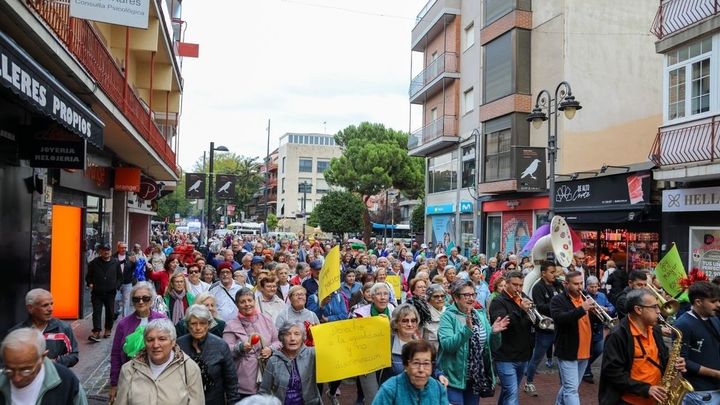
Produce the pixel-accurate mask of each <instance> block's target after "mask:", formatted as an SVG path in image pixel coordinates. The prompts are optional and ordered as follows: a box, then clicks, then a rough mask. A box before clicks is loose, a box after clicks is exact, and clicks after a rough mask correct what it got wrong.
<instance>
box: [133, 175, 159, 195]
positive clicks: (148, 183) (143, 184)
mask: <svg viewBox="0 0 720 405" xmlns="http://www.w3.org/2000/svg"><path fill="white" fill-rule="evenodd" d="M159 193H160V187H158V184H157V182H155V180H153V179H151V178H150V177H145V176H143V177H142V178H140V191H138V193H137V194H138V197H139V198H140V199H142V200H146V201H152V200H154V199H156V198H157V196H158V194H159Z"/></svg>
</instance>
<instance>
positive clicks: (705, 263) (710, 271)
mask: <svg viewBox="0 0 720 405" xmlns="http://www.w3.org/2000/svg"><path fill="white" fill-rule="evenodd" d="M688 256H689V257H688V268H687V270H688V271H690V270H692V269H693V268H696V267H697V268H698V269H700V270H702V271H704V272H705V274H706V275H707V276H708V278H709V279H710V280H712V279H713V278H715V277H716V276H720V228H716V227H702V228H701V227H690V254H689V255H688Z"/></svg>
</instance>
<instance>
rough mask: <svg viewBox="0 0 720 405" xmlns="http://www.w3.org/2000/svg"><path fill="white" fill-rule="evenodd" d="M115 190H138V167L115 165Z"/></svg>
mask: <svg viewBox="0 0 720 405" xmlns="http://www.w3.org/2000/svg"><path fill="white" fill-rule="evenodd" d="M115 190H116V191H132V192H133V193H137V192H138V191H140V169H139V168H137V167H116V168H115Z"/></svg>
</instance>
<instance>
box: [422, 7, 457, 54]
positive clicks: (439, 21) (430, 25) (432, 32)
mask: <svg viewBox="0 0 720 405" xmlns="http://www.w3.org/2000/svg"><path fill="white" fill-rule="evenodd" d="M461 9H462V1H461V0H428V2H427V4H425V7H423V8H422V10H420V13H419V14H418V15H417V18H416V19H415V27H414V28H413V30H412V37H411V43H412V47H411V49H412V50H413V51H417V52H422V51H423V50H424V49H425V45H426V41H423V39H426V38H434V37H435V36H437V35H438V34H439V33H440V32H442V30H443V29H444V28H445V25H446V24H447V23H449V22H450V21H451V20H452V19H454V18H455V16H456V15H460V14H461Z"/></svg>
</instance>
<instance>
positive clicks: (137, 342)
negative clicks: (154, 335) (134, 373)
mask: <svg viewBox="0 0 720 405" xmlns="http://www.w3.org/2000/svg"><path fill="white" fill-rule="evenodd" d="M144 331H145V327H144V326H138V327H137V329H135V331H134V332H133V333H131V334H129V335H127V336H126V337H125V343H124V344H123V352H125V354H126V355H127V356H128V357H129V358H131V359H132V358H133V357H135V355H137V354H138V352H139V351H140V350H142V349H144V348H145V339H144V337H143V332H144Z"/></svg>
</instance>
